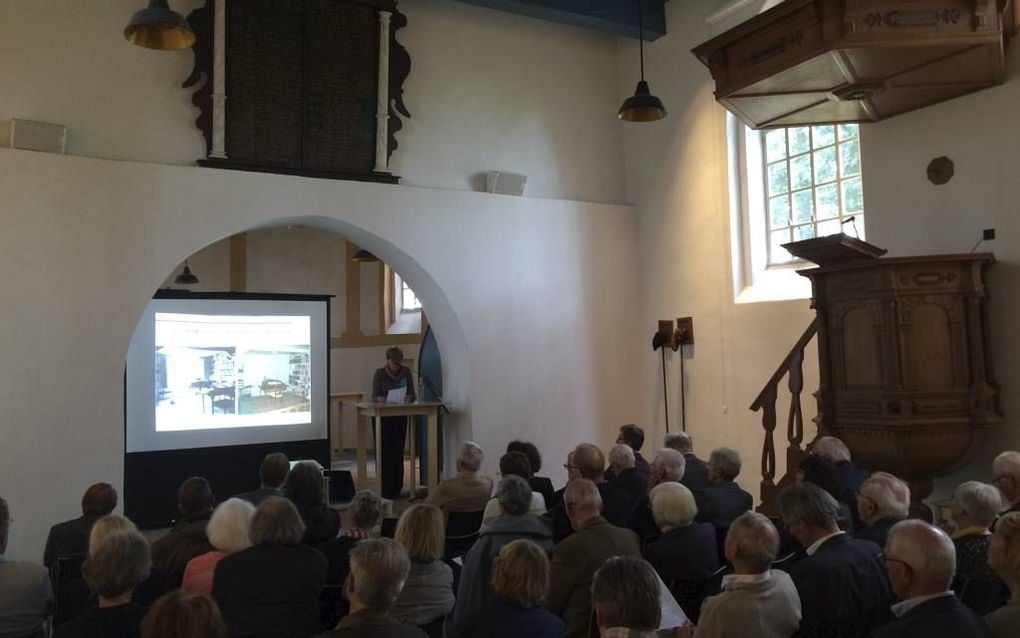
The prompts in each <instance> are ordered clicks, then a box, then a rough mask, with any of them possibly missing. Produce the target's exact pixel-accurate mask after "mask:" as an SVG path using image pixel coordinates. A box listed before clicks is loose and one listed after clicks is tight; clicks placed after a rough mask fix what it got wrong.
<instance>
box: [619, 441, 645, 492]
mask: <svg viewBox="0 0 1020 638" xmlns="http://www.w3.org/2000/svg"><path fill="white" fill-rule="evenodd" d="M609 469H611V470H612V471H613V478H612V479H611V480H610V481H609V484H610V485H612V486H613V487H615V488H617V489H620V490H623V491H624V492H626V493H627V496H629V497H630V498H631V500H632V501H634V502H637V501H639V500H641V499H642V498H643V497H644V496H645V495H646V494H648V479H649V475H648V474H642V473H641V472H638V471H637V468H635V467H634V450H632V449H630V446H629V445H626V444H624V443H617V444H616V445H614V446H613V448H612V449H611V450H609ZM650 472H651V470H649V473H650Z"/></svg>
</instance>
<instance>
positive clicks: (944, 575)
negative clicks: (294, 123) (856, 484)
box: [871, 520, 991, 638]
mask: <svg viewBox="0 0 1020 638" xmlns="http://www.w3.org/2000/svg"><path fill="white" fill-rule="evenodd" d="M883 558H884V561H885V569H886V571H887V572H888V574H889V582H890V583H891V584H892V590H893V592H894V593H895V594H896V596H897V598H899V599H900V602H898V603H896V604H895V605H893V607H892V612H893V614H894V615H895V616H896V620H895V621H893V622H892V623H890V624H888V625H886V626H885V627H882V628H881V629H879V630H878V631H875V632H874V633H872V634H871V635H872V636H873V638H898V637H900V636H938V637H939V638H982V637H985V636H991V632H990V631H989V629H988V627H987V626H986V625H985V623H984V621H983V620H981V617H980V616H978V615H977V614H975V613H974V612H973V611H972V610H971V609H970V608H969V607H967V606H966V605H964V604H963V603H962V602H960V599H958V598H957V597H956V594H954V593H953V592H952V591H950V589H949V586H950V583H951V582H952V580H953V572H954V571H955V569H956V549H955V548H954V547H953V541H952V540H950V538H949V537H948V536H946V533H945V532H943V531H942V530H940V529H938V528H937V527H933V526H931V525H929V524H927V523H925V522H923V521H919V520H909V521H902V522H900V523H897V524H896V525H894V526H893V528H892V529H891V530H890V531H889V539H888V541H887V542H886V546H885V554H884V557H883Z"/></svg>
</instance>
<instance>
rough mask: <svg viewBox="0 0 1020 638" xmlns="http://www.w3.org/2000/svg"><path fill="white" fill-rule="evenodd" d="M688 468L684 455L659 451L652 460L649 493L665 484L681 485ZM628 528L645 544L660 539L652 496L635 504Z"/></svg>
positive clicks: (648, 495) (628, 521)
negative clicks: (653, 512)
mask: <svg viewBox="0 0 1020 638" xmlns="http://www.w3.org/2000/svg"><path fill="white" fill-rule="evenodd" d="M686 468H687V461H686V459H685V458H684V455H683V454H681V453H680V452H677V451H676V450H674V449H671V448H665V449H662V450H659V451H658V452H656V453H655V456H654V457H653V458H652V469H651V474H650V475H649V481H648V491H649V492H651V490H653V489H655V487H656V486H658V485H661V484H663V483H681V482H682V480H683V478H684V476H686V475H685V471H686ZM627 527H629V528H630V529H632V530H634V531H635V532H637V535H638V536H639V537H640V538H641V540H642V541H645V542H650V541H652V540H655V539H656V538H658V537H659V534H660V533H661V530H660V529H659V524H658V523H656V522H655V517H654V516H653V514H652V502H651V496H650V494H645V495H644V496H643V497H642V498H641V499H639V500H637V501H635V502H634V509H633V510H631V514H630V518H629V519H628V520H627Z"/></svg>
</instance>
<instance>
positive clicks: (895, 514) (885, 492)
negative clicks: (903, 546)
mask: <svg viewBox="0 0 1020 638" xmlns="http://www.w3.org/2000/svg"><path fill="white" fill-rule="evenodd" d="M909 510H910V488H909V487H908V486H907V484H906V483H904V482H903V481H901V480H900V479H898V478H896V477H895V476H893V475H892V474H889V473H887V472H875V473H874V474H872V475H871V477H869V478H868V480H866V481H864V482H863V483H861V489H860V491H859V492H858V493H857V515H858V518H859V520H860V521H861V527H859V528H858V529H857V531H856V532H855V533H854V538H858V539H861V540H865V541H871V542H872V543H875V544H876V545H878V546H879V547H885V538H886V535H887V534H888V533H889V530H890V529H892V526H893V525H895V524H896V523H898V522H900V521H902V520H903V519H905V518H906V517H907V514H909Z"/></svg>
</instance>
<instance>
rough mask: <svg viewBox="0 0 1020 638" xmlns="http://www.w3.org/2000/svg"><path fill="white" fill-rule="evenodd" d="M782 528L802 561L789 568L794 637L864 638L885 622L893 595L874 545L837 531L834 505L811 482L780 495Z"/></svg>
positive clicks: (794, 486) (837, 505)
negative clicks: (796, 602)
mask: <svg viewBox="0 0 1020 638" xmlns="http://www.w3.org/2000/svg"><path fill="white" fill-rule="evenodd" d="M779 509H780V511H781V512H782V516H783V523H784V524H785V525H786V528H787V529H788V530H789V532H790V533H791V534H793V536H795V537H796V538H797V541H798V542H799V543H800V544H801V545H802V546H803V547H804V549H805V550H806V554H807V556H806V557H805V558H804V559H802V560H800V561H798V562H797V563H794V564H793V566H792V567H790V570H789V573H790V578H792V579H793V583H794V585H796V586H797V592H798V594H799V595H800V603H801V614H802V616H801V621H800V629H799V631H798V632H797V636H803V637H806V638H811V637H818V638H823V637H828V636H840V637H841V638H858V637H861V636H866V635H868V633H869V632H870V631H872V630H874V629H875V628H877V627H879V626H881V625H882V624H883V623H884V622H885V621H886V620H887V619H888V618H889V605H890V603H891V602H892V593H891V592H890V590H889V582H888V580H887V578H886V575H885V570H884V569H883V568H882V563H881V561H880V559H879V556H880V554H881V549H880V548H879V547H878V546H877V545H875V544H874V543H870V542H868V541H859V540H856V539H854V538H851V537H850V536H849V535H847V534H846V533H845V532H843V531H841V530H840V529H839V525H838V524H837V520H838V518H839V504H838V503H837V502H836V499H834V498H833V497H832V496H830V495H829V493H828V492H826V491H825V490H823V489H822V488H820V487H818V486H817V485H815V484H814V483H810V482H804V483H800V484H798V485H793V486H791V487H788V488H786V489H785V490H783V491H782V492H781V493H780V495H779Z"/></svg>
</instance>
